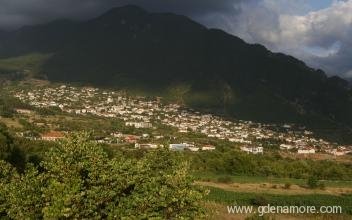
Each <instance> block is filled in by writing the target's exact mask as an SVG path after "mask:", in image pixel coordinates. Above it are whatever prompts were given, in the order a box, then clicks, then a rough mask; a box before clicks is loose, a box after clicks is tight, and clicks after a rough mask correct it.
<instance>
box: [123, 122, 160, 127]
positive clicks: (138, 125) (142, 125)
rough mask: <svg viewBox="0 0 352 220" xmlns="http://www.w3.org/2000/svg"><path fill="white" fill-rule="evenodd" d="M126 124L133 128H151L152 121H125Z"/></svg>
mask: <svg viewBox="0 0 352 220" xmlns="http://www.w3.org/2000/svg"><path fill="white" fill-rule="evenodd" d="M126 126H131V127H135V128H152V127H153V125H152V123H149V122H126Z"/></svg>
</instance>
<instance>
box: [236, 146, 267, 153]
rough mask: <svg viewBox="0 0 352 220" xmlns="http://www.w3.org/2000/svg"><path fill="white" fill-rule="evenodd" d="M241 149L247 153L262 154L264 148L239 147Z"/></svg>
mask: <svg viewBox="0 0 352 220" xmlns="http://www.w3.org/2000/svg"><path fill="white" fill-rule="evenodd" d="M241 150H242V151H244V152H247V153H248V154H249V153H251V154H263V153H264V148H263V147H241Z"/></svg>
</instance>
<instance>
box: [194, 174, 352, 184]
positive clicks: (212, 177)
mask: <svg viewBox="0 0 352 220" xmlns="http://www.w3.org/2000/svg"><path fill="white" fill-rule="evenodd" d="M194 176H195V178H196V179H198V180H201V181H213V182H217V181H218V180H219V179H222V178H224V177H226V178H227V179H228V178H230V179H231V181H232V182H233V183H271V184H286V183H290V184H295V185H305V184H306V183H307V180H306V179H292V178H278V177H262V176H235V175H226V174H214V173H195V174H194ZM321 182H323V183H324V184H325V186H327V187H352V181H341V180H336V181H334V180H322V181H321Z"/></svg>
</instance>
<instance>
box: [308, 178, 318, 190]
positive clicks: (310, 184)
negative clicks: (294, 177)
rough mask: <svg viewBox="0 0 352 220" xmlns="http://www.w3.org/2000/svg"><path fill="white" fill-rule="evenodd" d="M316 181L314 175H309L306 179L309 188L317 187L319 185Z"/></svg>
mask: <svg viewBox="0 0 352 220" xmlns="http://www.w3.org/2000/svg"><path fill="white" fill-rule="evenodd" d="M318 183H319V181H318V179H317V177H315V176H310V177H309V178H308V180H307V186H308V187H309V188H311V189H316V188H318V186H319V185H318Z"/></svg>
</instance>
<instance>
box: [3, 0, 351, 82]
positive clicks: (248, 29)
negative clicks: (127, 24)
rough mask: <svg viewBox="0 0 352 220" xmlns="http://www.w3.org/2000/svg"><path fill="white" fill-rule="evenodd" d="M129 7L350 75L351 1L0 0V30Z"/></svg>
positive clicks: (334, 73) (89, 15) (313, 65)
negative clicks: (187, 20) (176, 17)
mask: <svg viewBox="0 0 352 220" xmlns="http://www.w3.org/2000/svg"><path fill="white" fill-rule="evenodd" d="M126 4H135V5H139V6H141V7H143V8H145V9H147V10H149V11H153V12H174V13H178V14H183V15H187V16H189V17H191V18H193V19H194V20H196V21H198V22H200V23H202V24H204V25H206V26H208V27H210V28H220V29H223V30H225V31H227V32H229V33H231V34H234V35H236V36H238V37H240V38H242V39H244V40H245V41H247V42H249V43H260V44H263V45H264V46H266V47H267V48H268V49H270V50H272V51H274V52H282V53H286V54H289V55H292V56H295V57H297V58H299V59H301V60H303V61H305V62H306V63H307V64H308V65H310V66H312V67H314V68H320V69H323V70H324V71H325V72H327V74H329V75H339V76H342V77H352V0H0V29H16V28H19V27H21V26H23V25H31V24H38V23H45V22H48V21H51V20H54V19H59V18H71V19H81V20H84V19H89V18H92V17H94V16H98V15H100V14H102V13H104V12H105V11H106V10H108V9H110V8H112V7H116V6H122V5H126Z"/></svg>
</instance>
